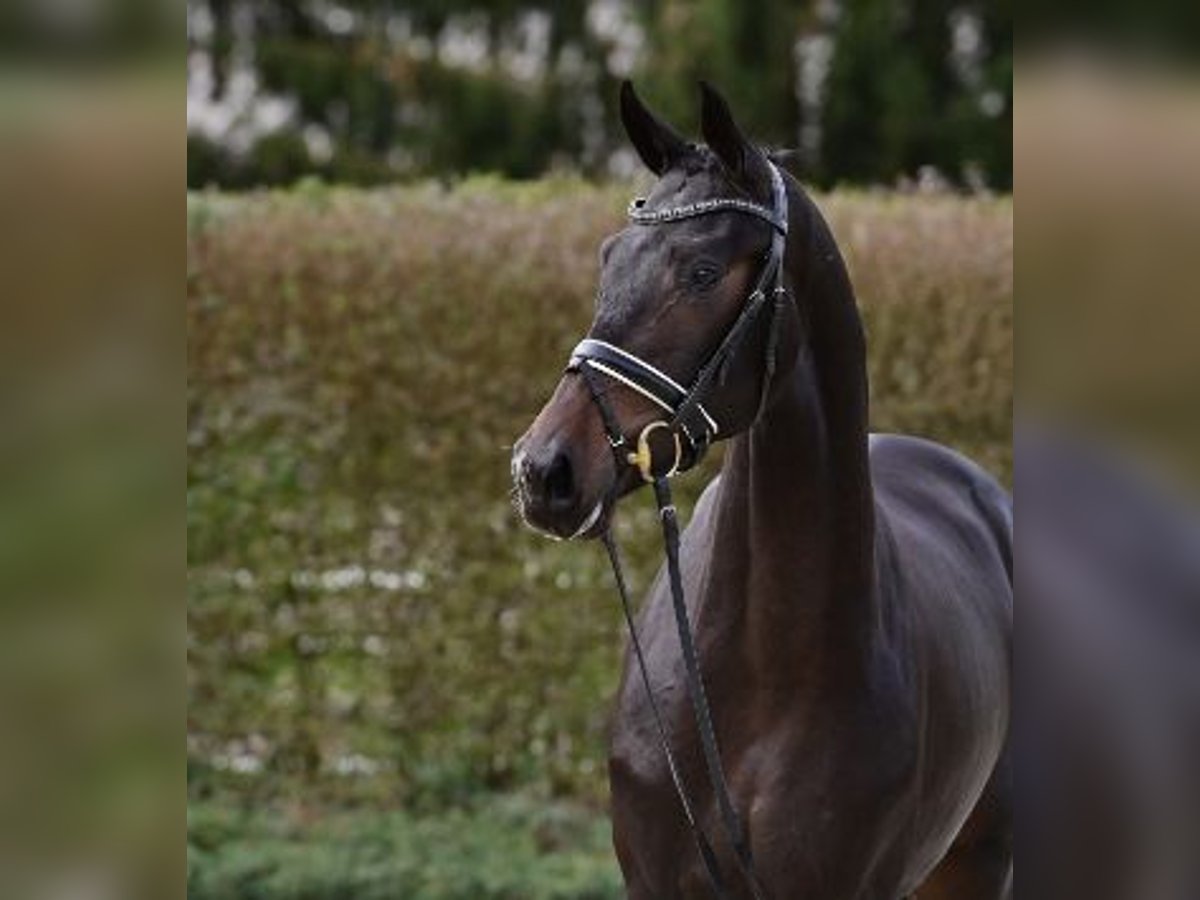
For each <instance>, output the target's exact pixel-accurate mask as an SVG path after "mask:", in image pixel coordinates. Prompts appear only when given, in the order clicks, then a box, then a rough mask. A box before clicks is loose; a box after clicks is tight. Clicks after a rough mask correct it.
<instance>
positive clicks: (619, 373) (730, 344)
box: [567, 163, 787, 482]
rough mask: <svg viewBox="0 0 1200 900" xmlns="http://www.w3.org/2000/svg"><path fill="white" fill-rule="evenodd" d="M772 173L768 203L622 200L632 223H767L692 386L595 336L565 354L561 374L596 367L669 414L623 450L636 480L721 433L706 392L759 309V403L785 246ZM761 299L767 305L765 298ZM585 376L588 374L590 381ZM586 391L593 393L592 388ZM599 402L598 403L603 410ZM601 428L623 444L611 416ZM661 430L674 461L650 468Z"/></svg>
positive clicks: (783, 214)
mask: <svg viewBox="0 0 1200 900" xmlns="http://www.w3.org/2000/svg"><path fill="white" fill-rule="evenodd" d="M768 166H769V168H770V172H771V193H772V208H770V209H768V208H767V207H765V206H760V205H759V204H757V203H753V202H751V201H749V200H742V199H739V198H736V197H719V198H715V199H712V200H699V201H697V202H695V203H688V204H685V205H683V206H674V207H668V208H665V209H653V210H651V209H647V208H646V200H645V198H643V197H638V198H636V199H635V200H634V201H633V202H632V203H630V204H629V219H630V221H631V222H633V223H634V224H635V225H646V226H657V225H667V224H670V223H673V222H680V221H683V220H685V219H694V218H698V217H699V216H707V215H712V214H714V213H724V212H736V213H741V214H743V215H750V216H755V217H757V218H759V219H762V220H763V221H764V222H766V223H767V224H769V225H770V226H771V228H772V235H771V246H770V249H769V250H768V251H767V256H766V260H765V261H764V263H763V267H762V269H761V271H760V272H759V275H758V280H757V281H756V282H755V285H754V288H753V290H751V292H750V294H749V296H747V298H746V301H745V304H744V305H743V306H742V311H741V313H740V314H739V315H738V317H737V319H736V320H734V322H733V324H732V325H731V326H730V327H729V330H728V331H726V332H725V337H724V338H723V339H722V340H721V343H720V344H719V345H718V346H717V348H716V350H714V351H713V352H712V354H711V355H710V356H709V357H708V359H707V360H706V361H705V363H704V364H703V365H702V366H701V367H700V369H699V371H698V372H697V373H696V375H695V377H694V378H693V379H692V381H691V384H690V385H688V386H687V387H684V386H683V385H681V384H679V382H677V381H675V380H674V379H673V378H671V377H670V376H669V375H667V374H666V373H665V372H662V371H661V370H660V369H658V368H657V367H656V366H654V365H652V364H651V363H649V362H647V361H646V360H644V359H642V358H641V357H639V356H637V355H636V354H633V353H630V352H629V351H628V350H625V349H622V348H621V347H617V346H616V345H614V344H610V343H608V342H607V341H600V340H596V339H594V338H584V339H583V340H582V341H580V342H579V344H578V345H577V346H576V347H575V349H574V350H573V351H571V360H570V362H569V363H568V365H567V371H568V372H581V373H585V374H586V373H587V372H588V370H592V371H596V372H600V373H602V374H603V375H605V376H607V377H608V378H610V379H612V380H614V381H616V382H617V383H619V384H621V385H623V386H624V387H626V388H628V389H630V390H632V391H635V392H636V393H638V394H640V395H642V396H643V397H645V398H646V399H647V400H649V401H650V402H652V403H653V404H654V405H655V406H657V407H658V408H659V409H660V410H661V411H662V412H664V413H666V414H667V415H668V417H669V418H666V419H659V420H656V421H654V422H651V423H650V424H649V425H648V426H646V427H645V428H644V429H643V430H642V432H641V435H640V436H639V438H638V441H637V450H636V451H635V452H630V453H626V454H625V456H624V458H623V459H621V460H620V461H619V462H620V465H624V464H626V463H628V464H630V465H633V466H635V467H636V468H637V469H638V471H639V472H640V473H641V475H642V478H644V479H645V480H646V481H648V482H653V481H654V479H655V478H656V477H659V476H666V477H670V476H672V475H674V474H675V473H677V472H682V471H686V470H688V469H690V468H692V467H693V466H695V465H696V464H697V463H698V462H699V461H700V460H701V459H702V458H703V456H704V454H705V452H706V451H707V450H708V448H709V445H711V444H712V442H713V441H714V440H716V439H717V438H720V437H727V436H728V435H727V434H726V433H723V432H722V431H721V426H720V424H719V423H718V422H717V420H716V419H715V418H714V417H713V416H712V414H711V413H710V412H709V411H708V410H707V409H706V408H705V406H704V401H705V400H706V399H707V398H708V395H709V393H710V392H711V391H712V388H713V385H714V383H715V382H716V381H717V377H718V375H719V374H720V373H721V371H722V370H723V368H724V367H725V366H726V364H727V363H728V362H729V360H730V359H731V358H732V356H733V354H734V352H735V351H736V350H737V348H738V347H739V346H740V345H741V343H742V341H743V340H745V337H746V334H747V333H748V332H749V331H750V328H751V326H752V325H753V324H754V323H755V322H756V321H757V320H758V317H759V315H760V314H761V313H762V312H763V310H764V309H766V310H769V311H770V317H771V331H770V335H769V337H768V342H767V354H766V356H767V359H766V366H765V368H764V372H763V384H762V389H761V392H760V400H759V407H760V410H761V407H762V405H763V404H764V403H765V402H766V394H767V389H768V388H769V386H770V382H771V376H772V375H773V374H774V368H775V337H776V325H777V317H776V315H775V314H776V312H777V310H778V307H779V306H780V304H781V303H782V302H783V298H784V295H785V291H784V287H783V253H784V248H785V246H786V243H787V190H786V189H785V187H784V184H783V178H782V176H781V175H780V174H779V170H778V169H777V168H776V167H775V165H774V164H773V163H768ZM768 299H770V300H771V301H772V302H770V303H768ZM590 383H591V379H589V384H590ZM593 393H595V392H594V391H593ZM603 405H604V404H603V403H601V406H602V407H603ZM605 429H606V430H607V431H608V437H609V441H610V443H613V447H614V449H615V450H619V449H620V448H622V447H624V445H625V438H624V433H623V432H622V431H621V430H620V429H619V428H617V427H616V422H615V419H613V418H612V417H611V416H609V415H605ZM659 431H663V432H665V433H666V434H667V435H670V436H671V437H672V438H673V449H674V458H673V459H672V461H671V463H670V465H660V466H655V464H654V458H653V450H652V442H651V437H652V435H654V434H655V433H656V432H659Z"/></svg>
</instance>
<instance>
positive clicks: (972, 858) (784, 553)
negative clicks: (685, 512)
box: [512, 82, 1013, 900]
mask: <svg viewBox="0 0 1200 900" xmlns="http://www.w3.org/2000/svg"><path fill="white" fill-rule="evenodd" d="M701 92H702V102H701V132H702V134H703V138H704V143H703V144H698V143H692V142H689V141H687V140H685V139H684V138H683V137H682V136H681V135H680V134H679V132H678V131H676V130H675V129H674V128H673V127H672V126H670V125H669V124H667V123H666V122H664V121H663V120H662V119H661V118H660V117H659V116H657V115H656V114H655V113H654V112H652V111H651V110H650V109H649V108H647V107H646V106H645V104H644V103H643V102H642V101H641V99H640V98H639V97H638V95H637V93H636V92H635V90H634V89H633V86H632V85H631V84H630V83H628V82H625V83H623V84H622V86H621V92H620V113H621V121H622V123H623V125H624V128H625V131H626V134H627V135H628V138H629V140H630V142H631V143H632V145H633V148H634V149H635V150H636V151H637V154H638V156H639V157H640V158H641V160H642V161H643V162H644V163H645V164H646V166H647V167H648V168H649V169H650V170H651V172H653V173H654V174H655V175H656V176H657V181H656V182H655V184H654V186H653V189H652V190H651V192H650V193H649V195H648V197H646V198H645V199H644V200H641V201H638V202H637V203H636V204H635V206H634V207H632V208H631V221H630V223H629V224H628V225H627V227H625V228H623V229H622V230H620V231H619V232H617V233H616V234H614V235H612V236H610V237H608V238H607V239H606V240H605V241H604V242H603V244H602V246H601V247H600V252H599V263H600V276H599V292H598V296H597V303H596V311H595V317H594V319H593V321H592V324H591V327H590V329H589V331H588V334H587V340H585V341H584V342H583V343H582V344H581V345H580V348H577V351H576V354H575V355H573V358H572V362H571V365H570V366H569V367H568V369H567V371H566V372H565V373H564V374H563V376H562V377H561V379H560V381H559V382H558V385H557V387H556V388H555V390H554V392H553V394H552V396H551V397H550V399H549V400H548V401H547V403H546V404H545V406H544V408H543V409H542V410H541V412H540V413H539V414H538V415H537V417H536V419H535V420H534V421H533V423H532V424H531V425H530V427H529V429H528V430H527V431H526V432H525V434H524V435H523V436H522V437H521V438H520V439H519V440H518V441H517V442H516V443H515V444H514V448H513V458H512V469H513V477H514V481H515V493H516V495H517V496H518V498H519V503H520V508H521V513H522V515H523V517H524V519H525V520H526V522H527V523H528V524H529V525H530V526H532V527H534V528H536V529H538V530H540V531H542V532H545V533H547V534H549V535H551V536H554V537H557V538H579V539H589V538H596V537H600V536H603V535H605V534H606V533H607V529H608V527H609V523H610V521H611V519H612V516H613V512H614V509H615V506H616V504H617V502H618V500H619V499H620V498H622V497H623V496H625V495H627V494H629V493H631V492H632V491H634V490H635V489H636V488H637V487H639V486H640V485H642V484H643V483H644V480H653V479H654V478H658V477H659V476H661V475H663V474H672V473H673V472H674V470H677V469H686V468H689V467H690V466H691V465H694V463H695V461H696V459H697V458H698V457H699V455H701V454H702V452H703V450H704V449H705V447H706V446H707V445H708V443H709V442H710V439H711V440H723V441H726V442H727V445H726V450H725V454H724V459H723V462H722V467H721V471H720V473H719V474H718V475H717V476H716V477H715V478H714V479H713V480H712V482H711V483H710V484H709V485H708V486H707V487H706V489H705V490H704V492H703V494H702V496H701V498H700V500H699V501H698V503H697V505H696V508H695V511H694V514H693V516H692V520H691V522H690V524H689V525H688V527H687V529H686V531H685V532H684V533H683V537H682V544H681V547H680V551H679V574H680V578H681V581H682V588H683V594H684V596H685V597H686V615H687V619H688V622H689V624H690V626H691V628H692V630H693V631H694V644H695V650H696V661H697V664H698V670H699V672H698V674H699V676H700V677H701V678H702V681H703V684H704V686H705V687H706V689H707V698H708V700H709V701H710V702H711V725H712V732H713V736H714V737H715V740H716V743H717V744H718V745H719V748H720V758H721V761H722V763H723V766H724V773H723V774H724V775H725V776H726V782H727V785H728V794H729V797H730V798H731V805H732V807H733V811H734V812H735V813H736V817H737V818H738V819H739V820H740V822H741V823H744V840H745V842H746V844H747V845H748V849H749V850H751V851H752V860H753V862H752V866H753V871H752V872H750V873H747V872H746V871H745V867H744V866H741V867H740V863H741V860H740V859H739V857H738V855H737V854H736V853H735V849H734V848H733V847H732V846H731V844H732V841H717V840H715V839H714V840H713V842H712V847H711V852H712V855H713V857H714V859H713V863H714V865H715V866H716V867H717V868H719V870H721V871H723V872H725V873H732V874H731V875H728V876H727V877H726V882H725V884H724V886H723V887H718V889H719V890H721V892H722V893H723V894H724V895H725V896H729V897H743V896H747V897H769V898H803V900H900V898H909V897H919V898H920V900H993V898H1011V896H1012V843H1013V840H1012V764H1011V758H1010V749H1009V745H1010V739H1009V731H1010V725H1009V723H1010V715H1011V681H1012V615H1013V590H1012V584H1013V580H1012V504H1011V499H1010V497H1009V495H1008V494H1007V492H1006V491H1005V490H1004V489H1003V488H1002V487H1001V486H1000V485H999V484H998V483H997V482H996V480H995V479H993V478H992V477H991V476H990V475H988V474H987V473H986V472H985V471H983V470H982V469H981V468H980V467H979V466H978V465H976V464H975V463H973V462H971V461H970V460H968V459H967V458H965V457H963V456H962V455H960V454H958V453H956V452H955V451H953V450H950V449H948V448H946V447H943V446H940V445H938V444H935V443H933V442H930V441H928V440H923V439H920V438H916V437H908V436H901V435H888V434H869V433H868V384H867V375H866V362H865V336H864V332H863V327H862V322H861V318H860V316H859V312H858V307H857V303H856V299H855V295H854V291H853V288H852V286H851V283H850V279H849V276H848V273H847V270H846V267H845V264H844V262H843V259H842V256H841V254H840V252H839V250H838V246H837V243H836V242H835V240H834V237H833V234H832V232H831V230H830V228H829V226H828V225H827V224H826V222H825V220H824V218H823V217H822V215H821V213H820V212H819V210H818V209H817V206H816V205H815V203H814V201H813V200H812V199H811V197H810V196H809V195H808V194H807V193H806V192H805V191H804V189H803V188H802V187H801V185H800V184H799V182H798V181H797V180H795V179H794V178H793V177H792V176H791V175H790V174H788V173H786V172H781V170H780V168H779V167H778V166H777V165H776V163H775V161H774V160H773V159H772V157H771V155H770V154H769V153H768V152H767V151H765V150H763V149H762V148H761V147H759V146H758V145H756V144H754V143H752V142H751V141H750V140H749V139H748V138H747V137H746V136H745V135H744V134H743V132H742V130H741V129H740V127H739V126H738V125H737V123H736V122H735V121H734V118H733V115H732V112H731V110H730V108H729V106H728V104H727V103H726V102H725V100H724V99H723V98H722V97H721V95H720V94H719V93H718V92H717V91H716V90H715V89H713V88H712V87H711V86H709V85H706V84H702V85H701ZM773 191H776V192H777V200H778V204H777V205H776V204H774V203H773ZM778 206H781V207H782V208H778ZM779 217H782V222H781V221H778V218H779ZM783 235H786V237H784V236H783ZM772 248H778V251H777V252H776V251H775V250H773V249H772ZM776 257H778V259H777V262H778V272H777V274H776V275H773V276H772V278H774V279H775V281H776V282H777V284H778V288H777V291H776V292H775V293H774V302H767V303H760V304H759V306H757V307H756V311H755V313H754V315H753V316H749V317H747V315H746V309H747V304H748V303H749V302H750V301H749V300H748V295H749V298H750V299H753V300H755V301H756V302H757V301H759V300H761V299H762V295H763V289H762V285H763V283H764V281H770V279H768V277H767V275H768V268H769V266H770V264H771V260H772V259H775V258H776ZM756 278H757V281H756ZM756 285H757V287H755V286H756ZM752 287H754V290H753V292H752V291H751V288H752ZM769 288H770V285H769V284H768V287H767V290H768V292H769ZM769 299H770V298H769ZM759 309H761V310H763V312H758V311H757V310H759ZM735 326H736V329H739V330H738V340H737V341H736V342H734V343H735V344H736V345H737V346H735V347H734V348H733V349H732V351H731V352H728V353H725V352H724V351H725V349H726V348H727V346H728V344H729V343H730V340H729V337H730V331H731V329H734V328H735ZM743 326H744V327H743ZM587 347H590V348H592V350H591V351H588V350H587V349H586V348H587ZM595 348H602V349H604V355H600V352H599V350H596V349H595ZM715 355H719V356H720V357H721V358H720V360H719V362H720V365H719V366H713V365H711V363H712V362H713V357H714V356H715ZM622 362H623V365H621V364H619V363H622ZM706 363H707V364H709V365H706ZM593 364H595V365H593ZM701 382H703V384H704V391H703V392H702V394H703V396H700V397H697V396H694V395H695V394H697V393H700V391H699V386H700V383H701ZM656 384H657V385H658V387H657V388H655V387H654V385H656ZM689 384H691V385H693V387H694V388H696V390H695V391H691V392H689V391H688V388H687V387H686V386H687V385H689ZM675 389H678V390H679V391H682V392H683V393H684V394H686V395H687V399H686V401H685V400H681V399H680V398H679V397H675V398H674V400H671V401H669V402H668V401H664V400H663V396H662V395H663V392H667V394H668V395H669V394H670V392H671V391H672V390H675ZM681 406H682V407H685V408H686V409H682V408H680V407H681ZM668 407H670V408H671V409H672V410H673V411H674V412H675V413H677V414H676V415H675V416H674V417H673V418H672V419H671V421H670V422H663V421H662V418H663V410H664V409H665V408H668ZM701 413H702V414H703V416H701V415H700V414H701ZM606 420H607V421H606ZM689 423H690V426H691V427H688V425H689ZM697 423H699V426H700V427H699V431H701V432H703V433H701V434H697V433H696V432H697V430H698V429H697ZM656 429H657V430H658V432H659V436H657V437H654V438H653V440H650V441H648V440H647V433H648V432H653V431H655V430H656ZM634 436H640V437H641V438H642V441H641V443H643V444H644V443H651V444H654V445H655V449H653V450H651V451H649V455H651V456H652V455H658V456H659V457H660V459H664V458H665V460H666V463H670V466H669V468H670V470H671V472H668V473H664V471H663V470H665V469H667V465H666V464H665V463H663V462H659V463H651V464H650V467H651V469H652V470H654V469H657V471H651V472H650V473H649V476H648V473H647V471H645V462H646V461H645V460H642V470H641V471H639V468H638V466H635V465H622V464H621V462H622V454H621V453H620V452H617V453H615V454H614V450H613V448H614V446H615V447H618V448H620V447H621V446H622V445H624V444H625V443H626V441H628V442H632V441H633V440H634ZM672 439H673V440H674V450H672V449H671V448H670V442H671V440H672ZM664 446H665V447H666V449H665V451H664V449H663V448H664ZM641 449H646V448H641ZM664 452H665V457H664V456H663V454H664ZM636 458H637V454H633V455H632V456H631V457H630V459H631V460H634V459H636ZM643 476H648V477H643ZM670 581H671V579H670V578H668V576H667V575H666V574H664V573H663V572H660V573H659V576H658V578H657V579H656V581H655V582H654V584H653V586H652V588H651V589H650V592H649V596H648V598H647V600H646V602H645V605H644V607H643V609H642V612H641V614H640V616H639V619H638V623H637V633H640V636H641V647H640V648H639V652H640V650H641V649H644V659H645V663H646V669H647V675H648V680H649V683H650V685H651V686H652V690H653V692H654V694H657V698H656V699H657V703H658V706H659V708H660V709H661V714H662V721H663V723H664V725H665V728H664V731H665V734H666V736H667V738H668V740H669V748H670V749H671V750H673V751H674V762H671V761H669V760H668V759H666V757H665V756H664V754H663V753H662V752H660V745H659V739H658V734H657V731H656V725H655V710H654V701H655V697H654V695H653V694H649V693H648V692H647V690H646V686H645V684H643V683H641V682H639V680H638V679H637V678H636V677H635V676H634V666H633V661H632V657H631V655H630V654H628V653H627V654H626V660H625V665H624V674H623V677H622V680H621V683H620V687H619V689H618V695H617V701H616V709H615V713H614V718H613V724H612V729H611V736H610V750H609V765H608V771H609V779H610V786H611V815H612V828H613V843H614V848H615V851H616V856H617V859H618V862H619V864H620V867H621V871H622V875H623V877H624V881H625V885H626V889H627V892H628V896H629V897H630V898H631V900H646V898H657V900H664V898H690V897H705V896H711V893H710V892H711V891H712V890H713V887H712V884H711V879H710V875H709V873H706V863H705V860H704V859H703V858H702V856H703V854H701V853H698V852H697V850H696V848H695V847H693V846H692V840H693V835H692V833H691V832H690V830H689V826H688V821H687V816H684V815H681V813H680V805H679V797H678V796H677V792H676V790H675V787H674V785H673V777H674V774H675V773H674V772H673V771H672V767H673V766H677V769H678V772H677V774H678V776H679V778H680V781H681V782H682V783H683V784H684V785H688V786H690V790H688V791H685V792H684V795H685V796H690V797H691V800H692V803H691V806H692V807H693V809H692V810H691V812H693V813H694V816H695V819H696V821H697V830H698V831H701V832H705V833H711V834H713V835H718V834H719V825H720V822H721V819H720V815H721V810H720V809H719V808H718V806H719V804H718V803H717V799H718V797H717V796H715V794H716V793H717V792H714V796H708V795H707V794H706V793H704V792H700V791H698V790H697V785H700V784H702V783H703V779H704V774H705V768H704V766H705V758H704V748H703V743H704V742H703V740H702V738H703V735H702V730H701V727H700V725H699V724H698V719H694V718H693V716H692V715H691V712H692V710H691V707H690V706H689V698H688V696H687V694H688V690H687V689H686V688H687V687H688V686H690V682H689V681H688V674H689V673H688V671H687V669H686V667H685V663H684V661H683V659H682V658H681V654H680V645H679V639H678V637H677V635H676V624H677V623H676V622H675V620H674V619H673V611H672V598H671V592H670V590H669V588H670V586H671V585H670V584H669V582H670ZM739 867H740V871H741V873H742V874H743V875H746V877H745V878H741V879H738V878H737V877H736V876H737V874H738V873H739Z"/></svg>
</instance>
